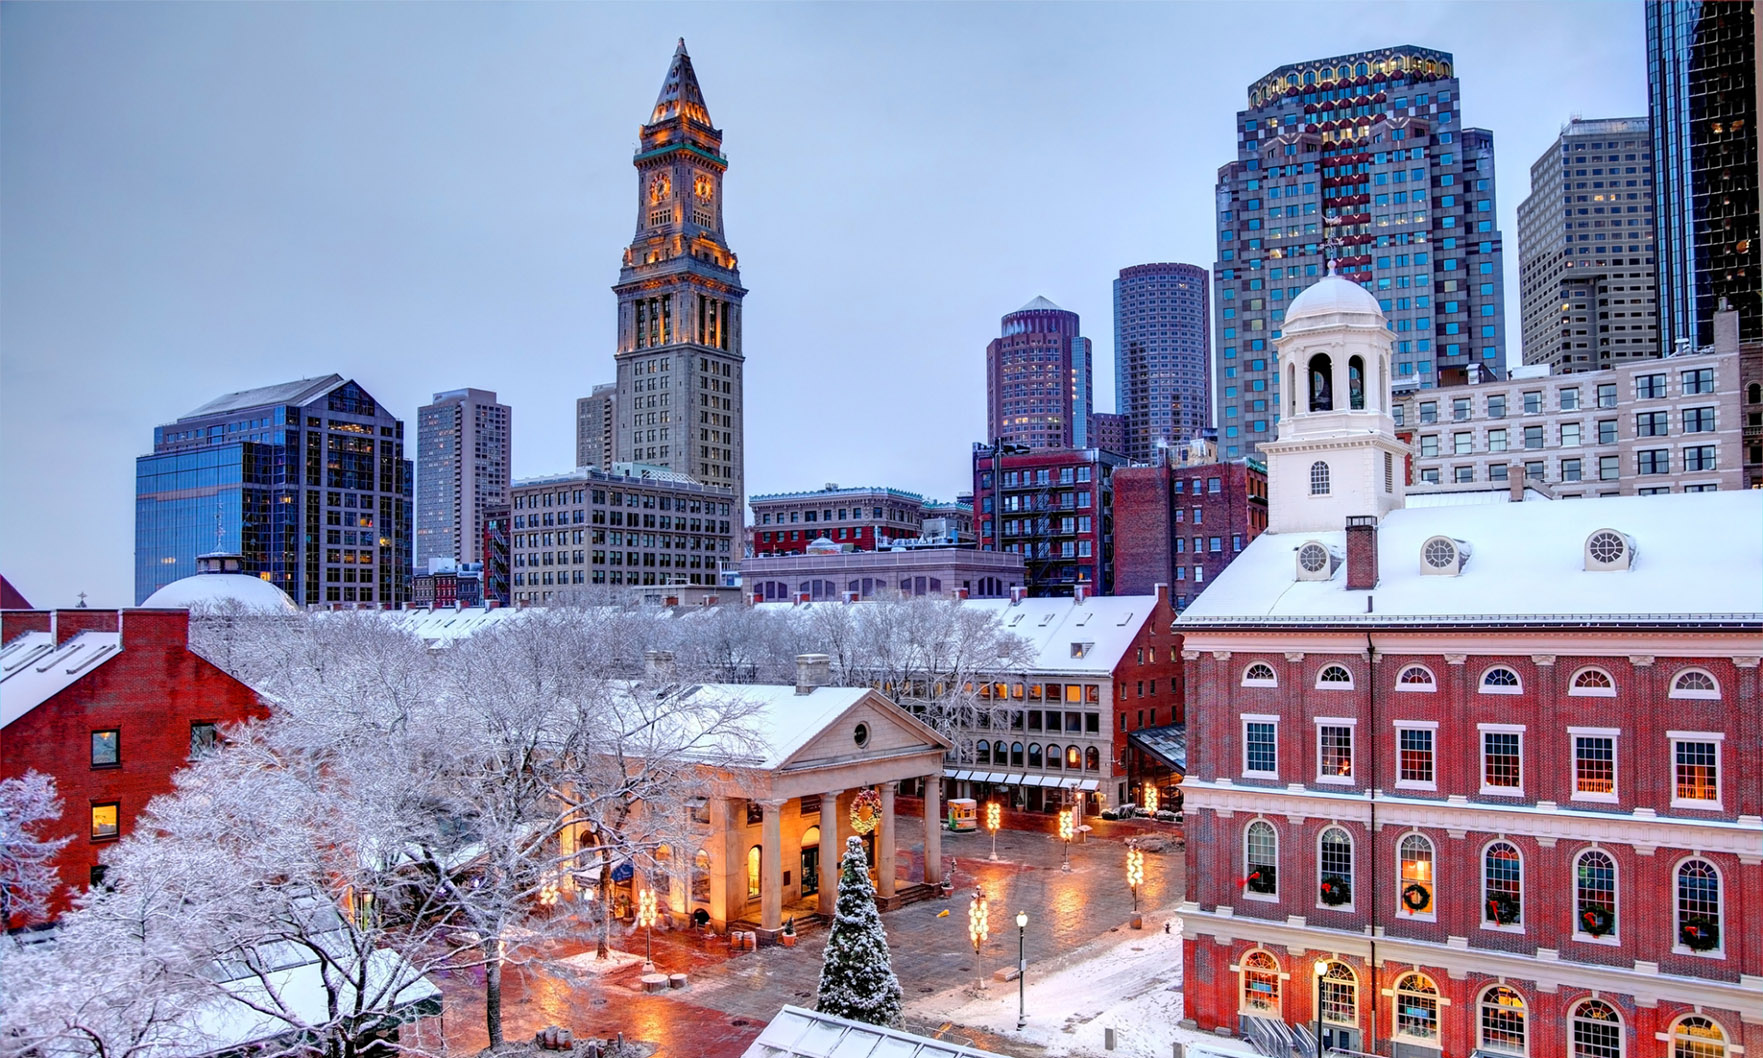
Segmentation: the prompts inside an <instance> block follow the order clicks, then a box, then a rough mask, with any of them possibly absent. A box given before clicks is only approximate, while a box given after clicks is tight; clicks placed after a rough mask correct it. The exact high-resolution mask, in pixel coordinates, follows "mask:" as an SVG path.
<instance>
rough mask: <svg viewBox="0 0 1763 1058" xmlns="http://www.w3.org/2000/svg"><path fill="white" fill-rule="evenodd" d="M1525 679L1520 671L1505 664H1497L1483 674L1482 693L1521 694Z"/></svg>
mask: <svg viewBox="0 0 1763 1058" xmlns="http://www.w3.org/2000/svg"><path fill="white" fill-rule="evenodd" d="M1523 691H1524V681H1523V680H1521V679H1519V678H1518V673H1516V672H1513V671H1512V670H1511V669H1509V668H1507V667H1506V666H1504V665H1495V666H1494V667H1493V668H1491V669H1489V670H1487V671H1486V672H1484V673H1482V674H1481V693H1483V694H1521V693H1523Z"/></svg>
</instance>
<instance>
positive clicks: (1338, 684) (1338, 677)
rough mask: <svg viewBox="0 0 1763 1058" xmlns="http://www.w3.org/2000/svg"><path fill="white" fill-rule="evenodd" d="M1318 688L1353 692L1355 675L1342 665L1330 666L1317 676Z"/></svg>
mask: <svg viewBox="0 0 1763 1058" xmlns="http://www.w3.org/2000/svg"><path fill="white" fill-rule="evenodd" d="M1316 686H1317V687H1318V688H1319V689H1321V690H1336V691H1345V690H1351V689H1352V687H1353V674H1352V673H1350V672H1348V671H1347V670H1346V669H1345V668H1343V667H1342V666H1340V665H1329V666H1327V667H1326V668H1324V669H1323V670H1322V672H1321V673H1319V674H1318V675H1317V677H1316Z"/></svg>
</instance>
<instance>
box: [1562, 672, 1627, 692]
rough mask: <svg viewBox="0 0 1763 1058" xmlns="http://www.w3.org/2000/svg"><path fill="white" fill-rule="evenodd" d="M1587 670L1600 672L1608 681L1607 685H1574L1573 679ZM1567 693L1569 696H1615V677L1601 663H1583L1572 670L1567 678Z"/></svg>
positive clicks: (1576, 678)
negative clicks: (1608, 684)
mask: <svg viewBox="0 0 1763 1058" xmlns="http://www.w3.org/2000/svg"><path fill="white" fill-rule="evenodd" d="M1587 672H1601V673H1603V674H1604V676H1605V678H1606V679H1608V680H1609V681H1610V686H1609V687H1575V686H1574V685H1573V684H1574V681H1575V680H1578V679H1579V678H1580V676H1581V675H1583V674H1584V673H1587ZM1567 695H1568V697H1570V698H1614V697H1616V677H1615V676H1612V675H1611V674H1610V670H1609V669H1606V668H1604V667H1603V666H1602V665H1583V666H1581V667H1579V668H1577V669H1575V670H1574V671H1573V675H1572V676H1570V677H1568V679H1567Z"/></svg>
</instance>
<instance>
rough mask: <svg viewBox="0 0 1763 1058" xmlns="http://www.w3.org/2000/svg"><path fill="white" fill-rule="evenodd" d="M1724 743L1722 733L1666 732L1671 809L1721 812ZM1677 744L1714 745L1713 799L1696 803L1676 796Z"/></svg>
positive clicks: (1723, 785) (1724, 791)
mask: <svg viewBox="0 0 1763 1058" xmlns="http://www.w3.org/2000/svg"><path fill="white" fill-rule="evenodd" d="M1725 741H1726V732H1724V731H1667V732H1665V743H1666V746H1667V752H1668V753H1669V754H1670V756H1669V758H1668V759H1667V761H1666V763H1667V764H1668V765H1669V766H1670V770H1671V807H1673V808H1687V809H1690V810H1691V811H1694V812H1723V811H1725V808H1724V807H1722V806H1723V805H1724V804H1725V802H1726V747H1725V746H1724V745H1722V743H1724V742H1725ZM1679 742H1712V743H1714V799H1713V800H1712V801H1697V800H1692V799H1691V798H1687V797H1679V796H1677V744H1678V743H1679Z"/></svg>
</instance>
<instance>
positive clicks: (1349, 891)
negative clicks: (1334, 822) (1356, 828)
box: [1316, 827, 1353, 907]
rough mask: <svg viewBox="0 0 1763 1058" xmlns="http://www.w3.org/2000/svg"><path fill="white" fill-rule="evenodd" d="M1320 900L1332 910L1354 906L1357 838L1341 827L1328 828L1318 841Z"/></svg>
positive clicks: (1318, 886) (1318, 897)
mask: <svg viewBox="0 0 1763 1058" xmlns="http://www.w3.org/2000/svg"><path fill="white" fill-rule="evenodd" d="M1317 852H1318V856H1317V860H1316V862H1317V871H1318V873H1319V875H1320V877H1319V878H1318V880H1317V895H1316V898H1317V899H1318V900H1320V901H1321V902H1322V903H1323V904H1325V905H1327V906H1329V907H1344V906H1346V905H1348V904H1351V903H1352V902H1353V835H1351V834H1349V833H1347V832H1346V831H1345V830H1343V829H1341V828H1340V827H1327V828H1324V830H1323V831H1322V834H1321V836H1320V837H1319V838H1318V839H1317Z"/></svg>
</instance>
